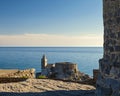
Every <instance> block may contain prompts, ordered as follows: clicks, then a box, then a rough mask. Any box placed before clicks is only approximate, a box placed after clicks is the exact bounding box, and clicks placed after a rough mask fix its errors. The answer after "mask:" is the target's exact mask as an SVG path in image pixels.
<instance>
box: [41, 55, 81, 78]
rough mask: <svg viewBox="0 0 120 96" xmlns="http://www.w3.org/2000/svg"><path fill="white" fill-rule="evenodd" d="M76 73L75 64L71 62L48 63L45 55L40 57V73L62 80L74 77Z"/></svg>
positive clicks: (76, 75)
mask: <svg viewBox="0 0 120 96" xmlns="http://www.w3.org/2000/svg"><path fill="white" fill-rule="evenodd" d="M78 73H79V71H78V68H77V64H74V63H71V62H58V63H54V64H48V63H47V58H46V56H45V55H43V57H42V59H41V74H42V75H45V76H47V77H50V78H55V79H63V80H67V79H76V78H77V77H78Z"/></svg>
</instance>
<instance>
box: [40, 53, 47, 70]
mask: <svg viewBox="0 0 120 96" xmlns="http://www.w3.org/2000/svg"><path fill="white" fill-rule="evenodd" d="M46 66H47V58H46V56H45V55H43V57H42V59H41V69H42V70H43V69H45V68H46Z"/></svg>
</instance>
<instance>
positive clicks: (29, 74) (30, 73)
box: [0, 69, 35, 78]
mask: <svg viewBox="0 0 120 96" xmlns="http://www.w3.org/2000/svg"><path fill="white" fill-rule="evenodd" d="M3 73H4V70H3ZM0 78H35V69H26V70H18V71H15V72H12V70H11V71H9V72H7V73H6V74H3V75H0Z"/></svg>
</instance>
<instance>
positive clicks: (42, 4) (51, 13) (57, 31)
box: [0, 0, 103, 46]
mask: <svg viewBox="0 0 120 96" xmlns="http://www.w3.org/2000/svg"><path fill="white" fill-rule="evenodd" d="M26 34H27V35H26ZM102 34H103V21H102V0H0V40H1V41H0V45H1V46H7V45H8V46H14V45H15V46H22V45H23V46H25V45H26V46H58V45H60V46H65V45H66V44H68V42H66V43H62V42H64V41H61V40H62V39H63V38H62V37H64V38H68V39H70V38H75V37H76V38H78V37H80V38H84V37H85V36H87V37H89V36H90V37H94V38H95V36H98V38H102ZM17 36H19V40H17V39H16V42H18V43H15V42H14V43H13V41H12V40H13V39H15V38H13V37H17ZM26 36H27V37H26ZM38 36H39V38H44V37H45V38H46V40H45V39H44V40H43V39H42V40H43V44H42V43H36V44H35V45H34V44H33V43H34V42H40V41H39V40H38V41H37V40H35V37H37V38H38ZM54 36H55V37H58V38H59V41H61V42H56V43H55V42H54V43H53V41H56V40H53V41H50V39H49V38H54ZM28 37H29V39H24V38H28ZM30 37H31V39H32V40H33V41H29V40H31V39H30ZM33 37H34V38H33ZM87 37H86V38H87ZM7 38H8V39H9V40H8V41H9V42H7V41H6V40H5V39H7ZM47 38H48V39H47ZM60 38H61V40H60ZM96 38H97V37H96ZM20 39H22V40H23V39H24V40H25V42H26V43H22V42H24V40H23V41H22V42H21V40H20ZM10 40H11V42H10ZM40 40H41V39H40ZM48 40H49V41H48ZM74 40H75V39H73V41H74ZM77 40H79V39H77ZM99 40H102V39H99ZM68 41H69V40H68ZM80 41H81V40H80ZM88 41H89V39H88ZM93 41H94V40H93ZM96 41H97V40H96ZM30 42H31V44H29V43H30ZM32 42H33V43H32ZM84 42H85V43H86V42H87V40H86V41H84ZM44 43H45V44H44ZM99 43H100V44H99ZM101 44H102V41H101V42H100V41H99V42H96V44H95V42H94V43H90V44H89V42H88V44H87V43H86V44H85V45H84V44H82V43H81V42H80V43H79V42H78V43H74V42H73V43H71V44H70V43H69V44H68V46H87V45H88V46H90V45H91V46H94V45H95V46H97V45H98V46H99V45H100V46H101Z"/></svg>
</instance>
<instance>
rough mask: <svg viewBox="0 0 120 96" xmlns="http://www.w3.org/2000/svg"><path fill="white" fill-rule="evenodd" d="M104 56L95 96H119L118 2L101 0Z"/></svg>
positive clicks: (119, 5) (119, 18) (119, 42)
mask: <svg viewBox="0 0 120 96" xmlns="http://www.w3.org/2000/svg"><path fill="white" fill-rule="evenodd" d="M103 17H104V56H103V59H101V60H100V61H99V63H100V65H99V70H100V74H99V76H98V80H97V91H96V94H97V96H120V0H103Z"/></svg>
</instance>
